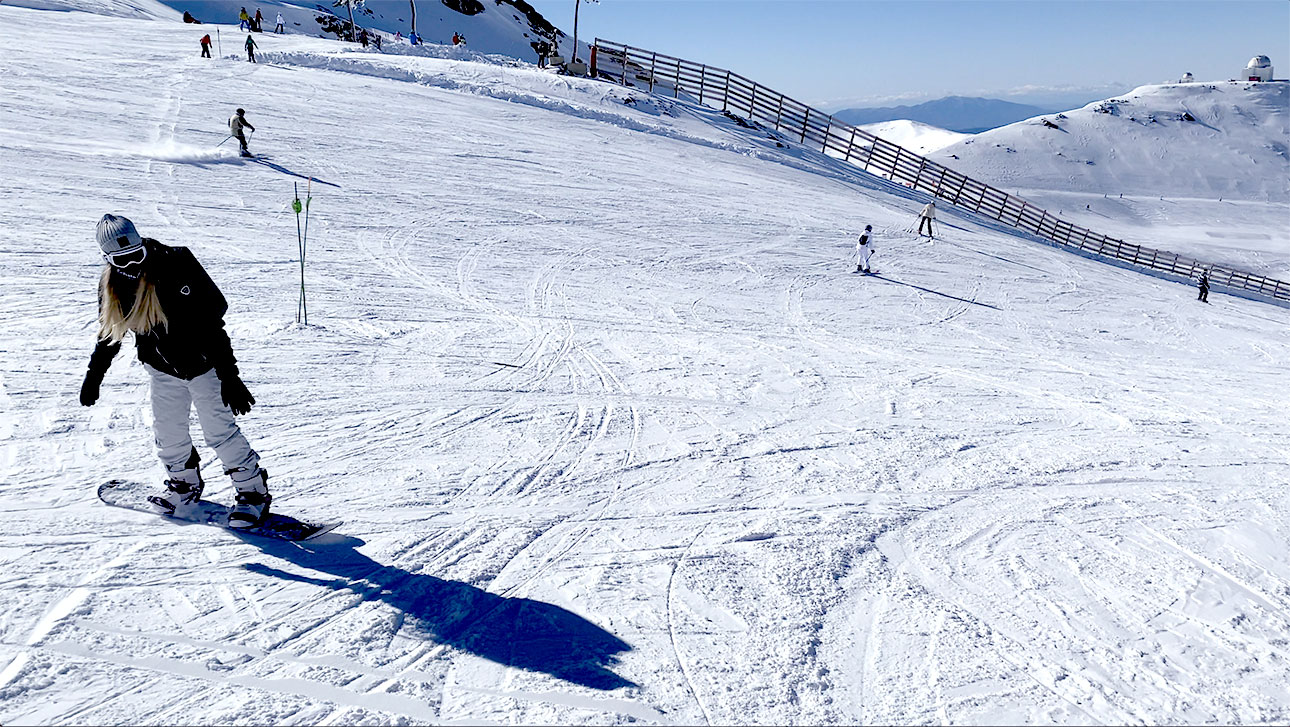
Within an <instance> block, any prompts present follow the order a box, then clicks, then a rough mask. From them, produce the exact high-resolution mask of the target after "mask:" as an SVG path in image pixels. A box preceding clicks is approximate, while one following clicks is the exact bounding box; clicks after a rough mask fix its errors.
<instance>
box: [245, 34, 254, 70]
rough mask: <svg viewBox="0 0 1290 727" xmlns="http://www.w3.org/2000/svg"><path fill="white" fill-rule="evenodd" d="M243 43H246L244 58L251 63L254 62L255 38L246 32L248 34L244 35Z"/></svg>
mask: <svg viewBox="0 0 1290 727" xmlns="http://www.w3.org/2000/svg"><path fill="white" fill-rule="evenodd" d="M245 45H246V59H247V60H248V61H250V62H252V63H255V62H256V60H255V48H256V42H255V38H253V37H251V36H250V35H249V34H248V35H247V36H246V44H245Z"/></svg>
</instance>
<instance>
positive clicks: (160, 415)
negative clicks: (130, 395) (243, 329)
mask: <svg viewBox="0 0 1290 727" xmlns="http://www.w3.org/2000/svg"><path fill="white" fill-rule="evenodd" d="M96 232H97V237H98V243H99V247H100V248H101V249H102V252H103V257H104V259H105V260H106V261H107V265H106V266H104V268H103V273H102V274H101V275H100V276H99V323H98V329H99V330H98V343H97V345H95V347H94V353H93V355H91V356H90V366H89V372H88V373H86V374H85V383H84V384H82V385H81V397H80V398H81V404H83V405H85V406H90V405H92V404H93V403H94V402H96V401H98V398H99V386H100V385H101V384H102V383H103V376H104V374H106V373H107V370H108V367H109V366H111V365H112V359H113V357H115V356H116V354H117V352H118V351H120V350H121V341H122V339H124V338H125V334H126V333H127V332H133V333H134V342H135V346H136V348H137V349H138V355H139V360H140V361H141V362H143V368H144V369H145V370H146V371H147V372H148V378H149V379H150V381H151V384H152V430H153V435H154V439H155V442H156V446H157V456H158V457H160V458H161V463H162V464H163V465H165V468H166V474H167V477H168V479H167V480H166V489H165V490H164V491H163V492H162V493H161V494H159V495H156V496H154V497H150V498H148V499H149V501H150V502H151V503H152V504H153V506H154V507H156V508H157V509H158V510H159V511H161V512H163V513H173V512H174V511H175V510H176V509H177V508H179V507H182V506H186V505H190V504H192V503H194V502H196V501H197V500H199V499H200V498H201V495H202V489H203V487H204V483H203V482H202V476H201V471H200V470H199V469H198V463H199V459H198V456H197V448H196V447H194V446H193V440H192V437H191V435H190V433H189V428H188V427H189V413H190V411H191V410H192V409H193V407H194V406H195V407H196V408H197V421H198V422H199V423H200V424H201V428H202V434H204V435H205V437H206V443H207V444H208V445H210V447H211V448H212V449H214V450H215V454H217V455H218V456H219V458H220V461H221V462H222V463H223V465H224V472H225V474H227V475H229V476H230V477H231V478H232V480H233V488H234V489H235V490H236V491H237V498H236V501H237V504H236V505H234V507H233V509H232V510H230V511H229V515H228V524H229V527H234V528H247V527H251V526H253V525H256V524H258V523H259V522H261V521H262V520H263V519H264V517H265V516H266V515H268V512H269V503H270V501H271V500H272V499H273V498H272V497H271V496H270V495H269V488H268V481H269V473H268V472H267V471H265V470H263V469H261V468H260V456H259V455H258V454H256V453H255V450H254V449H251V445H250V443H249V442H247V441H246V437H245V436H243V435H242V431H241V429H239V428H238V426H237V421H236V420H235V419H234V417H235V416H236V415H240V414H245V413H247V412H248V411H250V410H251V405H252V404H254V403H255V398H254V397H253V396H251V392H250V391H248V390H247V388H246V384H244V383H242V379H241V378H240V377H239V376H238V370H237V360H236V359H235V358H234V357H233V346H232V343H231V342H230V341H229V338H228V334H227V333H226V332H225V331H224V313H225V311H226V310H227V309H228V303H227V302H225V300H224V296H223V295H222V294H221V293H220V291H219V288H218V287H216V286H215V283H214V281H212V280H211V279H210V276H208V275H207V274H206V270H205V269H203V268H202V265H201V263H199V262H197V258H195V257H193V254H192V252H190V251H189V250H188V248H186V247H170V246H168V245H163V244H161V243H160V242H157V241H156V240H153V239H149V238H141V237H140V236H139V233H138V232H137V231H136V230H135V227H134V223H132V222H130V220H128V219H126V218H125V217H119V216H117V215H112V214H107V215H103V219H102V220H99V223H98V228H97V231H96Z"/></svg>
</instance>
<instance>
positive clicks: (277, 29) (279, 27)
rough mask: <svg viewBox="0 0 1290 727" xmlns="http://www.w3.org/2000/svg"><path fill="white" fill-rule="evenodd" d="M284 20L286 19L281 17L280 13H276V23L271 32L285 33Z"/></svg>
mask: <svg viewBox="0 0 1290 727" xmlns="http://www.w3.org/2000/svg"><path fill="white" fill-rule="evenodd" d="M285 22H286V21H284V20H283V19H282V13H278V24H277V25H276V26H275V27H274V28H273V32H275V33H277V34H278V35H285V34H286V32H287V31H286V28H285V27H284V23H285Z"/></svg>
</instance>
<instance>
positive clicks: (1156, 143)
mask: <svg viewBox="0 0 1290 727" xmlns="http://www.w3.org/2000/svg"><path fill="white" fill-rule="evenodd" d="M929 156H931V157H932V158H933V159H935V160H937V161H939V162H941V163H943V164H947V165H949V166H951V167H953V168H955V169H957V170H959V171H961V172H963V173H964V174H968V175H971V176H975V177H978V178H980V179H984V180H988V181H990V182H991V183H997V184H999V185H1001V186H1003V187H1005V188H1012V187H1014V186H1020V187H1024V188H1027V189H1048V190H1064V191H1070V192H1089V193H1096V194H1111V195H1119V194H1126V195H1156V196H1165V197H1200V198H1210V199H1218V198H1219V197H1223V198H1228V199H1239V200H1251V201H1261V202H1282V203H1284V202H1290V83H1285V82H1275V83H1246V82H1233V81H1224V82H1216V83H1179V84H1169V85H1157V86H1142V87H1140V88H1137V89H1134V90H1133V91H1131V92H1130V93H1127V94H1125V95H1123V96H1119V97H1116V98H1111V99H1107V100H1105V101H1097V102H1094V103H1090V104H1088V105H1087V106H1084V107H1083V108H1080V109H1076V110H1073V111H1067V112H1065V113H1061V114H1047V115H1044V116H1040V117H1036V118H1033V119H1028V120H1026V121H1020V122H1017V123H1015V124H1010V125H1008V126H1004V127H1002V128H999V129H993V130H991V131H986V132H982V133H980V134H977V135H976V136H974V137H972V138H968V139H963V140H962V141H960V142H958V143H957V144H951V145H948V146H946V147H944V148H942V149H941V150H940V151H939V152H937V153H934V154H931V155H929Z"/></svg>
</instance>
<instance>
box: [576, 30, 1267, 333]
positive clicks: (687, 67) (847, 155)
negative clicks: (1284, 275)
mask: <svg viewBox="0 0 1290 727" xmlns="http://www.w3.org/2000/svg"><path fill="white" fill-rule="evenodd" d="M592 63H593V65H592V68H591V75H592V77H594V78H601V79H606V80H612V81H616V82H618V83H621V84H623V85H625V86H632V87H636V88H645V89H648V90H649V92H650V93H658V94H665V95H670V96H673V97H674V98H680V97H681V96H683V95H684V96H686V97H687V98H688V99H690V100H694V101H697V102H698V103H700V104H703V105H705V106H709V107H712V108H719V109H721V110H722V111H725V112H727V113H729V114H731V115H734V116H736V117H740V118H742V119H745V120H747V121H749V122H752V123H755V124H758V125H761V126H764V127H766V128H773V129H775V130H776V131H777V132H779V133H780V134H781V135H782V136H784V137H786V138H787V139H788V140H790V141H793V140H796V141H797V142H798V143H799V144H801V145H803V146H806V147H808V148H811V149H817V150H819V151H821V152H823V153H824V154H826V155H828V156H831V157H834V158H836V159H841V160H843V161H846V162H849V163H851V164H854V165H856V166H859V167H861V168H862V169H864V170H865V171H867V172H870V173H872V174H876V175H878V176H881V177H883V178H886V179H890V180H892V181H894V182H897V183H900V184H903V185H905V186H907V187H909V188H911V189H914V190H917V191H919V192H925V193H927V194H929V195H932V196H933V197H936V198H937V199H940V200H944V201H946V202H949V203H950V204H953V205H956V206H958V207H961V208H963V209H967V210H970V211H971V212H974V213H976V214H979V215H983V216H985V217H989V218H991V219H994V220H998V221H1000V222H1003V223H1004V224H1006V225H1009V226H1011V227H1014V228H1017V229H1020V230H1024V231H1026V232H1029V233H1031V234H1032V235H1035V236H1037V237H1039V238H1042V239H1043V240H1045V241H1047V242H1049V243H1051V244H1053V245H1056V246H1059V247H1063V248H1066V249H1069V250H1072V251H1076V252H1078V253H1080V254H1083V255H1085V256H1089V257H1096V258H1101V259H1103V260H1106V261H1109V262H1113V263H1115V264H1118V265H1119V266H1121V267H1129V268H1134V269H1138V270H1141V271H1144V272H1148V271H1149V272H1151V273H1152V274H1154V275H1156V276H1157V277H1163V278H1167V279H1172V280H1177V281H1180V282H1188V281H1193V280H1195V279H1196V278H1199V277H1200V274H1201V272H1202V271H1207V272H1208V274H1209V284H1210V286H1211V288H1212V289H1214V290H1221V291H1222V292H1226V293H1230V294H1232V295H1237V296H1240V297H1243V298H1248V299H1251V300H1259V301H1263V302H1268V303H1274V304H1276V305H1280V306H1284V307H1290V283H1287V282H1285V281H1282V280H1277V279H1276V278H1269V277H1267V276H1265V275H1258V274H1255V273H1251V272H1246V271H1244V270H1238V269H1236V268H1231V267H1228V266H1226V265H1221V264H1217V263H1207V262H1204V261H1201V260H1196V259H1194V258H1190V257H1187V256H1185V255H1178V254H1176V253H1172V252H1168V251H1166V250H1157V249H1154V248H1150V247H1144V246H1142V245H1135V244H1132V243H1128V242H1125V241H1124V240H1120V239H1116V238H1112V237H1108V236H1106V235H1103V234H1100V233H1097V232H1093V231H1092V230H1089V229H1087V228H1085V227H1081V226H1079V225H1076V224H1074V223H1071V222H1068V221H1066V220H1063V219H1061V218H1060V217H1058V216H1056V215H1054V214H1052V213H1050V212H1048V211H1047V210H1042V209H1039V208H1038V207H1036V206H1034V205H1033V204H1031V203H1029V202H1027V201H1026V200H1024V199H1021V198H1020V197H1017V196H1015V195H1011V194H1008V193H1007V192H1004V191H1002V190H999V189H996V188H995V187H991V186H990V185H988V184H985V183H984V182H980V181H977V180H975V179H972V178H971V177H968V176H965V175H963V174H960V173H958V172H956V171H954V170H953V169H950V168H949V167H946V166H944V165H943V164H940V163H938V162H934V161H932V160H931V159H928V158H926V157H923V156H920V155H918V154H915V153H914V152H911V151H909V150H908V149H905V148H904V147H901V146H898V145H896V144H893V143H891V142H889V141H886V140H885V139H881V138H879V137H877V136H874V135H873V134H870V133H868V132H867V131H864V130H861V129H858V128H856V127H854V126H851V125H849V124H846V123H844V122H842V121H838V120H837V119H835V118H833V117H832V116H830V115H829V114H826V113H824V112H823V111H819V110H817V109H814V108H811V107H810V106H807V105H806V104H804V103H802V102H800V101H796V100H794V99H791V98H789V97H787V96H785V95H784V94H782V93H779V92H777V91H774V90H772V89H769V88H767V87H765V86H762V85H760V84H758V83H756V82H754V81H751V80H749V79H747V78H744V77H743V76H741V75H739V74H737V73H733V72H731V71H728V70H725V69H722V68H715V67H712V66H706V65H703V64H700V63H694V62H692V61H687V60H684V59H681V58H676V57H673V56H668V55H664V54H662V53H656V52H654V51H649V50H645V49H643V48H635V47H632V46H628V45H623V44H621V43H614V42H612V41H607V40H602V39H600V38H597V39H596V41H595V45H594V52H593V53H592Z"/></svg>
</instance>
